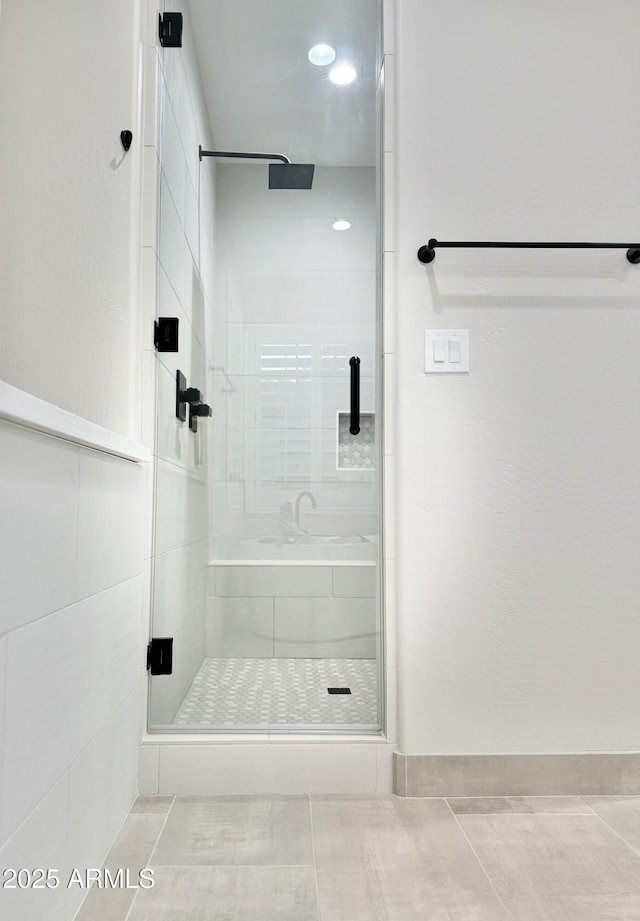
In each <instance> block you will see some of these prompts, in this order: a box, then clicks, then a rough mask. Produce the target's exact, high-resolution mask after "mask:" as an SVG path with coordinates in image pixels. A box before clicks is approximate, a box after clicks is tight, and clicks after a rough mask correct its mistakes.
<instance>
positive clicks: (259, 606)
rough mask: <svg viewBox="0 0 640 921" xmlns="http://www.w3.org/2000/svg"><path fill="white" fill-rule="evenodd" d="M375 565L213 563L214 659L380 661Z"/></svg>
mask: <svg viewBox="0 0 640 921" xmlns="http://www.w3.org/2000/svg"><path fill="white" fill-rule="evenodd" d="M375 589H376V567H375V562H374V561H373V560H370V561H369V560H367V561H364V560H363V561H361V562H358V563H356V562H354V563H334V564H333V565H332V564H331V563H329V562H327V563H326V564H321V565H317V564H316V565H311V566H305V565H304V564H301V565H298V564H290V565H280V566H278V565H277V564H276V565H248V566H227V565H211V566H209V569H208V578H207V656H213V657H220V656H232V657H248V658H272V657H274V658H280V657H281V658H304V657H310V658H320V657H324V658H360V659H362V658H364V659H374V658H375V656H376V639H377V631H378V627H377V617H376V600H375V594H376V591H375Z"/></svg>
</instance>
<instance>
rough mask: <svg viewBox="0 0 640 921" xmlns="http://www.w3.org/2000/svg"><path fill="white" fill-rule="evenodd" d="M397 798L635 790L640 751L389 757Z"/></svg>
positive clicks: (638, 790)
mask: <svg viewBox="0 0 640 921" xmlns="http://www.w3.org/2000/svg"><path fill="white" fill-rule="evenodd" d="M393 791H394V793H396V794H397V795H398V796H563V795H580V794H587V795H594V796H595V795H599V794H600V795H604V794H614V795H615V794H627V795H629V794H630V795H634V794H640V752H623V753H618V752H591V753H585V754H566V755H403V754H400V753H399V752H396V753H394V756H393Z"/></svg>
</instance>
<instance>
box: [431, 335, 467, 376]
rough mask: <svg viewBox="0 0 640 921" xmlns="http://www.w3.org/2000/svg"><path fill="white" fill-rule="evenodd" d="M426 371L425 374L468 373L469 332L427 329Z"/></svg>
mask: <svg viewBox="0 0 640 921" xmlns="http://www.w3.org/2000/svg"><path fill="white" fill-rule="evenodd" d="M452 359H453V360H452ZM424 370H425V374H447V373H449V374H455V373H458V374H459V373H460V372H462V371H468V370H469V330H468V329H425V331H424Z"/></svg>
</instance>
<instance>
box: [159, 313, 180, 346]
mask: <svg viewBox="0 0 640 921" xmlns="http://www.w3.org/2000/svg"><path fill="white" fill-rule="evenodd" d="M178 323H179V320H178V318H177V317H158V319H157V320H154V321H153V344H154V345H155V347H156V349H157V350H158V351H159V352H177V351H178Z"/></svg>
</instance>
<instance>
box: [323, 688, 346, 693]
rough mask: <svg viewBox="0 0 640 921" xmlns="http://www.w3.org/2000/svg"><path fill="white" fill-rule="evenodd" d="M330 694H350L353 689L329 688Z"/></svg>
mask: <svg viewBox="0 0 640 921" xmlns="http://www.w3.org/2000/svg"><path fill="white" fill-rule="evenodd" d="M327 691H328V692H329V693H330V694H350V693H351V688H327Z"/></svg>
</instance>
